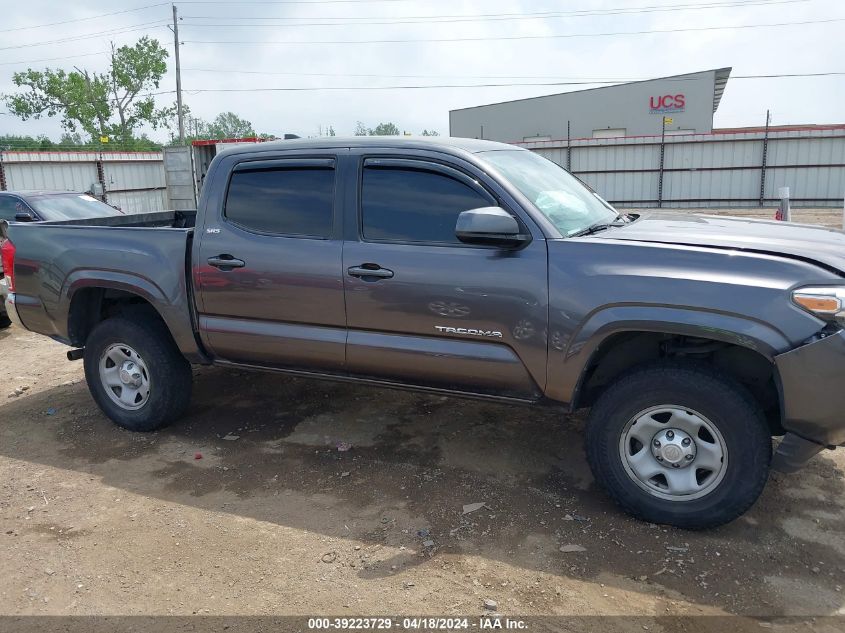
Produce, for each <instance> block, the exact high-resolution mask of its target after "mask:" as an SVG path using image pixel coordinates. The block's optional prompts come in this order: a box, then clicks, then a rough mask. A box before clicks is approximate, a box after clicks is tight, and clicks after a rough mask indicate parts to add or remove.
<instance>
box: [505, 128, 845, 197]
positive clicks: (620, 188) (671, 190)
mask: <svg viewBox="0 0 845 633" xmlns="http://www.w3.org/2000/svg"><path fill="white" fill-rule="evenodd" d="M518 145H521V146H523V147H526V148H528V149H531V150H533V151H535V152H537V153H538V154H541V155H542V156H545V157H546V158H549V159H550V160H552V161H554V162H556V163H557V164H559V165H562V166H563V167H566V168H567V169H569V170H570V171H571V172H572V173H574V174H575V175H576V176H578V177H579V178H581V179H582V180H583V181H584V182H586V183H588V184H589V185H590V186H591V187H593V188H594V189H595V190H596V191H597V192H599V194H600V195H601V196H602V197H604V198H606V199H607V200H608V201H610V202H611V203H613V204H616V205H619V206H623V207H674V208H695V207H714V208H719V207H722V208H729V207H762V206H772V205H777V203H778V201H779V198H778V189H779V188H780V187H789V188H790V193H791V196H792V203H793V205H794V206H798V207H841V206H842V204H843V196H845V126H830V127H826V128H819V127H806V128H801V127H796V128H789V129H783V128H781V129H773V130H766V129H762V130H754V131H744V130H732V131H721V132H715V133H712V134H683V135H671V136H670V135H667V136H666V137H665V138H663V139H661V137H660V136H640V137H619V138H591V139H572V140H569V141H567V140H566V139H563V140H552V141H531V142H523V143H518Z"/></svg>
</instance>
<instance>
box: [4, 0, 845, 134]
mask: <svg viewBox="0 0 845 633" xmlns="http://www.w3.org/2000/svg"><path fill="white" fill-rule="evenodd" d="M152 3H153V2H152V0H151V1H150V2H147V3H144V1H143V0H138V1H133V2H126V1H120V0H113V1H112V2H108V3H107V2H103V1H102V0H73V1H69V0H27V2H20V1H18V0H0V8H2V11H3V13H2V14H3V20H2V21H0V32H3V33H2V34H3V37H2V39H1V40H0V92H9V91H12V90H14V86H13V84H12V83H11V75H12V73H13V72H14V71H16V70H24V69H26V68H27V67H29V66H32V67H34V68H43V67H44V66H50V67H62V68H66V69H68V70H70V69H71V68H72V67H73V66H74V65H76V66H80V67H84V68H88V69H91V70H98V71H101V70H104V69H105V67H106V64H107V55H106V54H105V51H106V50H107V49H108V47H109V41H110V40H113V41H114V42H115V43H116V44H117V45H122V44H131V43H133V42H134V41H136V40H137V38H139V37H140V36H142V35H144V34H148V35H150V36H152V37H156V38H158V39H159V40H160V41H161V42H162V43H165V44H166V45H167V48H168V50H170V53H171V57H170V60H169V63H168V65H169V70H168V74H167V76H166V77H165V79H164V81H163V84H162V86H161V89H162V90H173V89H174V88H175V75H174V73H173V36H172V34H171V32H170V31H169V30H168V29H167V27H166V26H165V25H164V23H165V22H166V21H168V20H169V19H170V17H171V8H170V5H169V4H162V5H159V6H147V7H146V8H142V9H140V10H137V11H128V12H125V13H120V14H118V15H109V16H105V17H99V18H96V17H95V18H94V19H85V20H82V21H78V22H71V23H67V24H63V25H58V26H44V27H40V28H32V29H23V30H21V27H31V26H39V25H43V24H44V23H47V22H58V21H63V20H75V19H79V18H91V17H94V16H98V15H101V14H103V13H110V12H116V11H122V10H127V9H136V8H139V7H144V6H145V4H147V5H149V4H152ZM726 4H733V5H740V6H725V5H726ZM713 5H719V6H717V7H716V8H712V6H713ZM657 6H659V7H662V8H670V7H672V8H674V9H673V10H668V11H655V10H654V9H649V10H645V8H646V7H657ZM680 6H684V7H687V8H686V9H683V10H679V9H678V7H680ZM704 6H706V7H710V8H700V7H704ZM177 7H178V8H179V13H180V15H181V16H182V17H183V20H182V21H181V23H180V39H181V40H182V41H183V42H184V45H183V46H182V49H181V52H182V67H183V73H182V85H183V89H184V99H185V102H186V103H188V104H189V105H190V107H191V110H192V111H193V113H194V114H196V115H198V116H200V117H202V118H204V119H212V118H213V117H214V116H215V115H216V114H217V113H218V112H220V111H224V110H232V111H234V112H236V113H237V114H239V115H240V116H242V117H244V118H246V119H248V120H250V121H252V123H253V124H254V125H255V127H256V129H257V130H258V131H260V132H267V133H271V134H276V135H281V134H283V133H285V132H294V133H297V134H300V135H302V136H311V135H316V134H317V133H318V131H319V129H320V126H322V127H323V128H324V129H325V128H326V127H327V126H329V125H331V126H333V127H334V129H335V130H336V131H337V133H338V134H339V135H348V134H351V133H352V131H353V130H354V127H355V123H356V121H363V122H364V123H365V124H366V125H368V126H374V125H375V124H377V123H379V122H381V121H393V122H395V123H396V124H397V125H398V126H399V127H400V129H402V130H407V131H409V132H413V133H419V132H421V131H422V130H423V129H424V128H428V129H435V130H437V131H438V132H440V133H441V134H446V133H448V129H449V126H448V112H449V110H450V109H455V108H462V107H467V106H472V105H479V104H483V103H490V102H496V101H503V100H508V99H515V98H522V97H531V96H537V95H543V94H553V93H557V92H565V91H569V90H575V89H580V88H589V87H595V86H594V85H585V86H514V87H484V88H436V89H426V90H343V91H339V90H332V91H328V90H327V91H311V92H305V91H303V92H254V91H253V92H195V91H196V90H198V89H214V88H226V89H235V88H243V89H255V88H268V87H279V88H308V87H321V86H322V87H330V86H345V87H351V86H362V87H363V86H393V85H431V84H456V83H458V84H481V83H497V84H501V83H531V82H544V81H545V82H549V81H583V80H594V81H595V80H627V79H635V78H651V77H660V76H666V75H673V74H679V73H686V72H693V71H697V70H704V69H710V68H719V67H723V66H732V67H733V75H734V76H733V77H732V78H731V80H730V81H729V82H728V86H727V90H726V92H725V95H724V97H723V99H722V102H721V105H720V107H719V110H718V111H717V112H716V115H715V125H716V126H717V127H733V126H742V125H761V124H763V123H764V120H765V112H766V109H767V108H769V109H771V111H772V116H773V123H774V124H796V123H843V122H845V75H842V76H832V77H819V78H787V79H739V78H737V77H735V76H736V75H757V74H788V73H818V72H826V71H828V72H830V71H840V72H841V71H845V61H843V60H845V38H842V36H841V34H842V33H843V30H845V2H843V1H842V0H579V1H577V2H562V1H554V0H530V1H529V0H426V1H417V0H370V1H366V0H364V1H362V0H335V1H333V2H326V1H325V0H322V1H320V0H310V1H309V0H302V1H301V2H291V1H289V0H288V1H277V2H271V1H269V0H268V1H263V2H262V1H255V2H235V1H233V2H203V3H199V2H187V3H181V2H180V3H177ZM689 7H699V8H697V9H691V8H689ZM617 9H624V10H625V11H627V13H623V14H620V13H619V12H616V13H615V14H609V15H608V14H605V15H597V14H593V15H582V16H575V15H571V12H573V11H581V12H590V11H594V12H602V11H604V12H605V13H609V12H611V11H613V10H617ZM637 10H639V11H638V12H635V11H637ZM539 12H547V13H548V12H553V13H554V12H557V13H567V12H568V13H570V14H569V15H565V16H563V17H547V18H544V19H525V18H526V14H531V13H534V14H536V13H539ZM481 14H485V15H487V16H488V17H487V18H486V19H483V18H478V19H474V20H469V21H467V20H466V19H465V18H464V19H463V20H461V16H479V15H481ZM504 14H510V15H504ZM434 16H439V19H440V20H450V21H440V22H439V23H432V22H431V21H428V22H426V23H419V22H420V18H429V19H430V18H433V17H434ZM513 17H518V18H519V19H504V18H513ZM837 18H839V19H840V21H832V22H828V23H822V24H802V25H797V24H793V25H788V26H781V27H772V28H750V29H734V30H698V31H689V30H687V31H680V32H669V33H649V34H636V35H634V34H628V35H614V36H594V37H580V36H579V37H557V38H552V37H548V36H555V35H584V34H599V33H619V32H632V31H655V30H660V31H671V30H673V29H703V28H707V27H724V26H740V25H757V24H775V23H795V22H816V21H820V20H835V19H837ZM390 21H393V22H396V21H404V22H409V21H410V22H417V23H415V24H384V23H385V22H390ZM366 22H380V24H366ZM335 23H336V24H335ZM294 24H295V25H297V26H290V25H294ZM326 24H331V25H328V26H327V25H326ZM306 25H309V26H306ZM136 27H138V28H136ZM12 29H16V30H12ZM128 29H134V30H131V31H128ZM121 31H124V32H121ZM92 34H93V36H92ZM517 36H518V37H525V36H528V38H529V39H498V40H496V39H490V40H484V39H482V40H478V39H476V40H475V41H463V42H443V41H439V42H431V41H429V42H420V41H412V42H392V43H361V44H336V43H327V42H334V41H337V40H346V41H349V40H420V39H440V40H443V39H455V38H514V37H517ZM57 39H66V40H68V41H66V42H64V43H56V44H41V43H42V42H45V41H50V40H57ZM221 40H225V41H237V42H249V43H228V44H224V43H209V42H210V41H215V42H219V41H221ZM279 42H283V43H279ZM285 42H286V43H285ZM295 42H311V43H306V44H297V43H295ZM316 42H322V43H316ZM82 55H85V56H82ZM45 58H58V59H55V60H53V61H41V62H35V63H33V61H32V60H40V59H45ZM205 71H213V72H205ZM240 71H250V73H249V74H247V73H244V72H240ZM259 73H268V74H259ZM271 73H274V74H271ZM356 75H357V76H356ZM362 75H366V76H362ZM369 75H371V76H369ZM157 99H159V100H160V103H161V105H165V104H166V103H168V102H172V101H173V100H174V99H175V96H174V95H173V94H166V95H160V96H158V97H157ZM0 112H5V108H4V107H2V106H0ZM0 133H11V134H30V135H37V134H47V135H49V136H51V137H53V138H54V139H57V138H58V136H59V135H60V134H61V128H60V124H59V119H58V118H53V119H48V118H45V119H41V120H37V121H36V120H30V121H26V122H23V121H20V120H18V119H16V118H14V117H12V116H9V115H3V116H0ZM151 136H152V137H153V138H159V139H163V138H164V134H162V133H161V132H151Z"/></svg>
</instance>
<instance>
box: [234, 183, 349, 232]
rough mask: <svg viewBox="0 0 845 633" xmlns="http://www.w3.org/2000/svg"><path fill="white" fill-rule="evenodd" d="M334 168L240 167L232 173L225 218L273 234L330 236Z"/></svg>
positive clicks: (246, 227)
mask: <svg viewBox="0 0 845 633" xmlns="http://www.w3.org/2000/svg"><path fill="white" fill-rule="evenodd" d="M334 180H335V171H334V169H331V168H324V167H279V168H273V169H255V170H249V169H240V170H238V171H235V172H234V173H233V174H232V179H231V181H230V182H229V193H228V194H227V196H226V207H225V211H224V214H225V216H226V218H227V219H228V220H229V221H230V222H233V223H235V224H237V225H239V226H242V227H243V228H245V229H248V230H251V231H256V232H258V233H272V234H276V235H300V236H304V237H305V236H307V237H323V238H326V237H330V236H331V233H332V215H333V208H334Z"/></svg>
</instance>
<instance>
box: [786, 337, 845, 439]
mask: <svg viewBox="0 0 845 633" xmlns="http://www.w3.org/2000/svg"><path fill="white" fill-rule="evenodd" d="M775 365H776V366H777V369H778V374H779V377H780V389H781V397H782V402H783V428H785V429H786V430H787V431H789V432H790V433H792V434H794V435H796V436H798V437H800V438H803V439H805V440H810V441H811V442H815V443H816V444H820V445H822V446H838V445H841V444H845V384H843V374H845V330H840V331H839V332H837V333H836V334H831V335H830V336H826V337H825V338H821V339H819V340H817V341H813V342H812V343H808V344H807V345H802V346H801V347H798V348H796V349H794V350H792V351H789V352H786V353H784V354H781V355H779V356H776V357H775Z"/></svg>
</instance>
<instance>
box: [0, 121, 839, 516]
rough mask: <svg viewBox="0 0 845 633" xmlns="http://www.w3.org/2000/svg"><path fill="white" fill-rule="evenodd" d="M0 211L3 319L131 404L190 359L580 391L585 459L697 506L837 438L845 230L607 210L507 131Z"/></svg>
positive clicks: (723, 510)
mask: <svg viewBox="0 0 845 633" xmlns="http://www.w3.org/2000/svg"><path fill="white" fill-rule="evenodd" d="M2 231H3V234H4V235H5V236H7V237H8V238H9V239H8V241H6V242H5V243H4V244H3V247H2V252H3V262H4V268H5V270H6V271H7V275H8V276H9V281H10V282H11V286H12V293H11V294H10V295H9V297H8V299H7V301H6V304H7V308H8V310H9V313H10V314H11V315H12V318H13V320H15V321H16V322H17V323H18V324H20V325H22V326H23V327H25V328H27V329H29V330H32V331H34V332H39V333H42V334H45V335H47V336H50V337H52V338H54V339H56V340H58V341H61V342H63V343H66V344H68V345H70V346H72V347H73V349H72V350H71V351H69V352H68V357H69V358H70V359H79V358H83V359H84V365H85V376H86V379H87V382H88V385H89V388H90V390H91V395H92V396H93V398H94V400H95V401H96V402H97V404H98V405H99V406H100V408H101V409H102V410H103V412H104V413H105V414H106V415H107V416H108V417H110V418H111V419H112V420H113V421H114V422H116V423H117V424H119V425H120V426H123V427H125V428H128V429H132V430H136V431H152V430H154V429H158V428H160V427H162V426H163V425H165V424H166V423H168V422H171V421H173V420H175V419H177V418H179V417H180V416H181V415H182V414H183V413H184V412H185V410H186V409H187V407H188V405H189V400H190V393H191V369H190V367H191V364H215V365H221V366H226V367H238V368H251V369H261V370H268V371H277V372H284V373H289V374H295V375H301V376H314V377H322V378H330V379H336V380H347V381H358V382H362V383H369V384H375V385H382V386H388V387H402V388H411V389H420V390H426V391H431V392H437V393H444V394H453V395H464V396H472V397H479V398H489V399H494V400H498V401H502V402H511V403H523V404H534V405H551V406H557V407H559V408H560V409H561V410H562V411H571V410H574V409H578V408H582V407H590V408H591V411H590V414H589V419H588V423H587V428H586V453H587V458H588V460H589V463H590V466H591V467H592V470H593V472H594V474H595V477H596V479H597V480H598V482H599V483H600V484H601V485H602V486H603V487H604V489H605V490H606V491H607V492H608V493H609V495H610V496H611V497H613V499H614V500H615V501H616V502H617V503H618V504H619V505H621V506H622V507H623V508H624V509H626V510H627V511H628V512H630V513H632V514H634V515H636V516H638V517H640V518H642V519H645V520H648V521H653V522H658V523H667V524H672V525H676V526H680V527H686V528H704V527H711V526H716V525H719V524H722V523H725V522H727V521H730V520H732V519H734V518H736V517H737V516H739V515H740V514H742V513H743V512H744V511H745V510H746V509H748V508H749V507H750V506H751V504H752V503H754V501H755V500H756V499H757V497H758V495H759V494H760V492H761V490H762V488H763V487H764V485H765V482H766V480H767V477H768V472H769V468H770V466H771V465H772V462H773V461H774V466H776V467H778V468H780V469H782V470H785V471H790V470H795V469H797V468H799V467H800V466H801V465H802V463H803V462H805V461H806V460H807V459H809V458H811V457H812V456H813V455H815V454H816V453H817V452H818V451H820V450H821V449H822V448H825V447H826V448H833V447H835V446H837V445H842V444H843V443H845V389H843V386H842V381H843V368H845V330H843V329H842V328H843V324H845V306H843V301H845V235H843V234H842V233H841V232H839V231H832V230H825V229H823V228H819V227H811V226H802V225H797V224H786V223H779V222H767V221H750V220H744V219H738V218H725V217H706V216H697V215H690V214H678V213H657V212H650V211H643V212H641V213H638V214H620V213H618V212H617V211H615V210H614V209H613V208H612V207H611V206H610V205H609V204H607V203H606V202H605V201H603V200H602V199H601V198H600V197H599V196H598V195H597V194H596V193H594V192H593V191H591V190H590V189H589V188H587V187H586V186H584V185H583V184H582V183H581V182H579V181H578V180H577V179H576V178H574V177H573V176H571V175H570V174H569V173H567V172H566V171H565V170H563V169H561V168H560V167H558V166H557V165H555V164H553V163H551V162H549V161H547V160H545V159H544V158H541V157H540V156H538V155H536V154H534V153H532V152H529V151H526V150H523V149H519V148H516V147H512V146H509V145H503V144H498V143H491V142H486V141H475V140H468V139H438V140H411V139H384V138H371V139H366V138H359V139H354V140H345V141H341V140H338V139H327V140H310V141H283V142H277V143H263V144H260V145H253V146H248V147H237V148H233V149H230V150H228V151H225V152H222V153H221V154H220V155H219V156H217V157H216V158H215V159H214V162H213V163H212V165H211V167H210V169H209V171H208V175H207V177H206V180H205V185H204V188H203V191H202V196H201V200H200V204H199V209H198V211H197V212H196V213H193V212H178V211H176V212H161V213H156V214H149V215H143V216H122V217H116V218H104V219H97V220H81V221H62V222H39V223H31V224H13V225H10V226H4V227H3V228H2ZM514 414H517V410H516V409H514ZM563 419H564V418H563V416H561V420H563ZM775 436H782V439H781V441H780V443H779V445H778V448H777V450H776V451H775V456H774V460H773V458H772V437H775Z"/></svg>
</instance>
